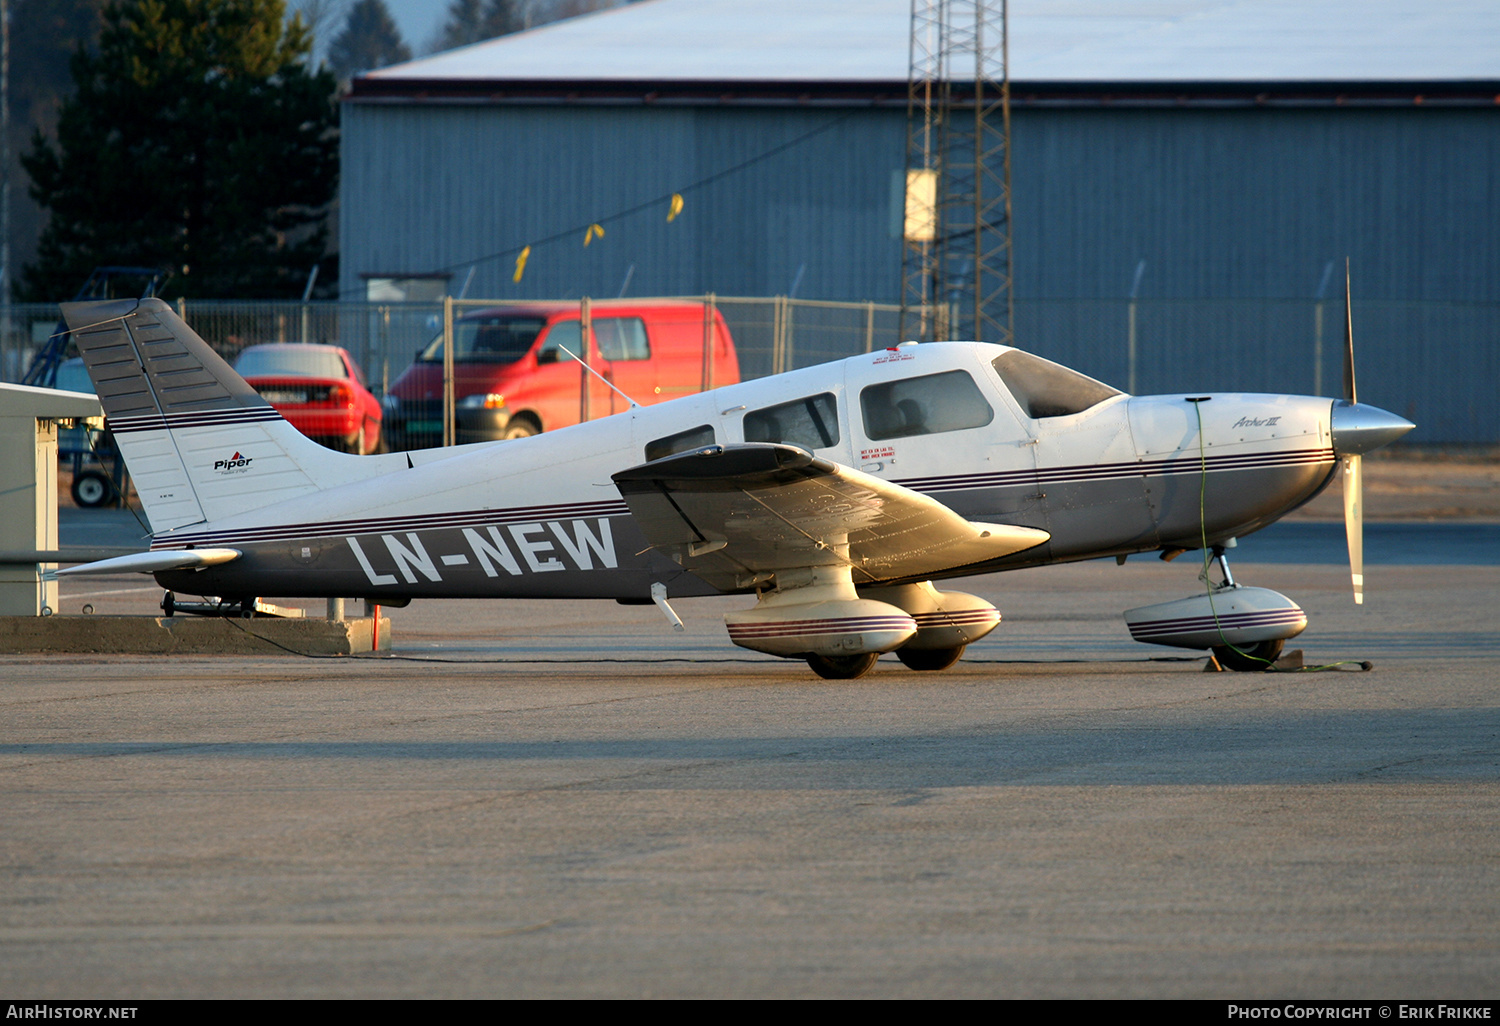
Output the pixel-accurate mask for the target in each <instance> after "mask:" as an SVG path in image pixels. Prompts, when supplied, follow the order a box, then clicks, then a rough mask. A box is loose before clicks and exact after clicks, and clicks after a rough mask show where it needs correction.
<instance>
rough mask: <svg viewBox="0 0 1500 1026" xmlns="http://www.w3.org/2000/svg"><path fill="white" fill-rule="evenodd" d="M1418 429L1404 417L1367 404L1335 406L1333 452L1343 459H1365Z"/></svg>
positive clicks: (1341, 403) (1338, 403) (1340, 404)
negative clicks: (1358, 457)
mask: <svg viewBox="0 0 1500 1026" xmlns="http://www.w3.org/2000/svg"><path fill="white" fill-rule="evenodd" d="M1414 427H1416V425H1415V424H1413V423H1412V422H1411V421H1409V420H1407V419H1406V418H1405V417H1398V416H1396V415H1395V414H1394V413H1389V412H1387V411H1385V410H1382V409H1381V408H1380V407H1378V406H1366V405H1365V404H1364V403H1345V402H1336V403H1334V404H1333V451H1334V452H1336V453H1338V454H1339V455H1340V456H1363V455H1364V454H1365V453H1367V452H1373V451H1375V450H1376V449H1379V448H1380V447H1381V446H1382V445H1390V444H1391V443H1392V442H1394V441H1395V440H1396V439H1398V438H1400V437H1401V436H1402V435H1404V434H1406V433H1407V432H1408V431H1410V430H1411V429H1412V428H1414Z"/></svg>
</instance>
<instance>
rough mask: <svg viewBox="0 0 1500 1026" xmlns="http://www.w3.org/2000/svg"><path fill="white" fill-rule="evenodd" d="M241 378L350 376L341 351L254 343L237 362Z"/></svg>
mask: <svg viewBox="0 0 1500 1026" xmlns="http://www.w3.org/2000/svg"><path fill="white" fill-rule="evenodd" d="M234 369H235V370H237V371H239V372H240V376H241V377H246V378H265V377H271V376H273V375H282V376H285V377H293V378H347V377H348V376H349V372H348V371H347V370H346V369H345V367H344V361H343V359H342V358H341V357H340V356H339V353H338V350H337V349H334V348H331V347H323V346H276V345H271V346H251V347H250V348H249V349H246V350H245V351H244V352H243V353H241V354H240V358H239V359H238V360H236V361H234Z"/></svg>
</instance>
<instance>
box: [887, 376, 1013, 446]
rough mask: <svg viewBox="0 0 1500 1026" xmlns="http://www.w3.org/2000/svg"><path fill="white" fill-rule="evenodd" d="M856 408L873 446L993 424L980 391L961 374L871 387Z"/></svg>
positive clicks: (992, 416)
mask: <svg viewBox="0 0 1500 1026" xmlns="http://www.w3.org/2000/svg"><path fill="white" fill-rule="evenodd" d="M859 407H860V411H861V412H862V413H863V414H864V418H865V437H866V438H869V439H870V440H871V441H878V440H879V439H882V438H907V437H910V436H911V435H935V434H939V433H941V432H943V431H960V430H962V429H964V428H976V427H984V425H986V424H988V423H989V422H990V421H992V420H994V419H995V411H994V410H993V409H992V408H991V407H990V404H989V403H987V402H985V400H984V395H983V393H981V392H980V391H979V386H978V385H976V384H975V383H974V379H973V378H972V377H970V376H969V374H968V372H966V371H961V370H956V371H947V372H945V373H943V374H927V375H924V376H922V377H919V378H904V379H902V380H900V381H887V382H884V383H883V384H879V385H871V386H870V387H869V388H866V389H865V390H864V391H862V392H860V393H859Z"/></svg>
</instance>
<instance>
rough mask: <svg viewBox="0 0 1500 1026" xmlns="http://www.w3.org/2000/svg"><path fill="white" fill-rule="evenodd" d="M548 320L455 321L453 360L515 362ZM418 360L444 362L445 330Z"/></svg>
mask: <svg viewBox="0 0 1500 1026" xmlns="http://www.w3.org/2000/svg"><path fill="white" fill-rule="evenodd" d="M546 323H547V322H546V321H545V320H544V319H542V318H540V317H475V318H473V319H470V318H467V317H466V318H464V319H462V320H458V321H454V322H453V362H454V363H515V362H516V361H517V360H519V359H520V358H521V357H523V356H525V355H526V354H527V352H529V351H530V349H531V344H532V343H533V342H535V341H536V337H537V336H538V335H540V334H541V333H542V327H543V326H544V325H545V324H546ZM417 360H418V361H419V362H422V363H442V362H443V334H442V332H438V335H437V338H434V339H433V340H432V341H431V342H430V343H428V345H427V348H426V349H424V350H422V355H421V356H419V357H417Z"/></svg>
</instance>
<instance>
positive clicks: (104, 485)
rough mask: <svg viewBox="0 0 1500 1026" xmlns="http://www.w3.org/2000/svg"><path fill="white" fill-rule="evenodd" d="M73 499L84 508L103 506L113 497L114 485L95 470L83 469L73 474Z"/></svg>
mask: <svg viewBox="0 0 1500 1026" xmlns="http://www.w3.org/2000/svg"><path fill="white" fill-rule="evenodd" d="M71 490H72V493H73V501H74V502H75V503H77V504H78V505H80V506H82V507H84V508H85V509H95V508H97V507H99V506H103V505H104V504H105V503H107V502H108V501H109V500H110V499H112V498H114V494H115V485H114V482H113V481H111V480H110V479H109V478H108V477H106V476H105V475H104V474H101V473H100V472H99V471H97V470H85V471H84V472H83V473H81V474H74V475H73V487H72V489H71Z"/></svg>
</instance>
